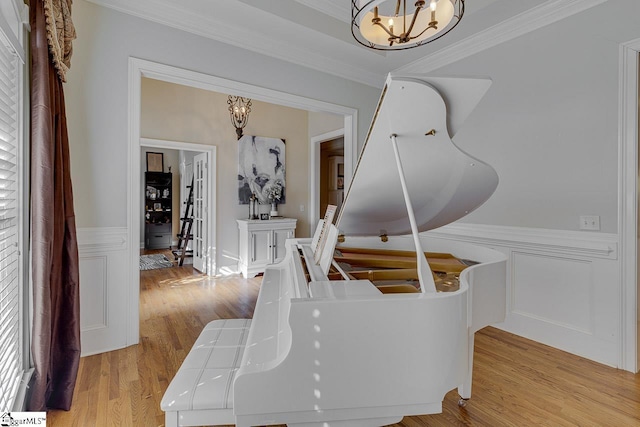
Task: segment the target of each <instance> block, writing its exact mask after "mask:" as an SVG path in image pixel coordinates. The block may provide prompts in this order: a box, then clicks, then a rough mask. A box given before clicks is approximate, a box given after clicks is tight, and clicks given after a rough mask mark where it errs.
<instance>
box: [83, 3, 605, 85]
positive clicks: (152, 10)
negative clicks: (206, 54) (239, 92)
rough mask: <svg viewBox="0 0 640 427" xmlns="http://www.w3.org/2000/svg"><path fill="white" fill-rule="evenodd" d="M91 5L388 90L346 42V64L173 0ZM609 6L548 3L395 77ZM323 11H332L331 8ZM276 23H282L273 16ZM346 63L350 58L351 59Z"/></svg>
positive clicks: (235, 10) (230, 6)
mask: <svg viewBox="0 0 640 427" xmlns="http://www.w3.org/2000/svg"><path fill="white" fill-rule="evenodd" d="M86 1H88V2H91V3H94V4H97V5H100V6H103V7H106V8H109V9H113V10H117V11H119V12H122V13H125V14H128V15H133V16H136V17H139V18H142V19H145V20H148V21H153V22H156V23H159V24H162V25H166V26H169V27H173V28H176V29H179V30H182V31H186V32H189V33H192V34H196V35H199V36H202V37H206V38H209V39H212V40H217V41H219V42H222V43H225V44H229V45H232V46H236V47H239V48H242V49H246V50H249V51H252V52H256V53H259V54H262V55H266V56H270V57H273V58H276V59H280V60H282V61H286V62H290V63H293V64H297V65H300V66H303V67H307V68H311V69H313V70H317V71H320V72H323V73H327V74H330V75H334V76H337V77H340V78H344V79H347V80H351V81H355V82H358V83H361V84H365V85H369V86H372V87H377V88H380V87H382V85H383V83H384V80H385V76H386V74H387V71H380V70H378V71H375V70H374V69H373V68H372V67H371V66H367V65H356V64H357V62H358V60H357V58H356V56H357V55H358V54H360V55H362V54H363V52H362V51H361V50H359V49H360V48H359V47H357V46H351V45H348V44H345V43H341V44H340V45H336V46H335V49H339V50H340V52H342V59H336V58H337V55H336V56H334V55H329V54H326V53H323V52H320V51H318V49H313V47H309V46H304V44H301V43H300V42H299V40H298V41H297V42H292V41H291V40H292V39H290V38H284V37H271V36H269V35H267V34H264V32H261V31H260V30H258V29H254V28H252V26H251V25H250V24H248V25H243V26H242V27H241V28H239V27H238V26H236V25H230V24H228V23H227V22H228V21H223V20H222V19H216V17H213V16H204V14H198V13H194V12H189V11H188V10H187V9H186V8H184V7H179V6H176V5H175V4H173V2H169V1H167V0H164V1H158V0H137V1H135V2H132V1H130V0H86ZM296 1H298V2H299V3H301V4H305V5H307V6H309V7H313V8H315V9H317V10H320V11H322V12H324V13H327V14H330V13H329V11H328V10H321V9H319V7H320V6H319V4H316V3H315V2H312V1H310V0H296ZM606 1H608V0H548V1H547V2H545V3H543V4H542V5H540V6H536V7H534V8H532V9H530V10H527V11H525V12H523V13H521V14H519V15H516V16H514V17H513V18H510V19H507V20H505V21H503V22H501V23H500V24H497V25H494V26H492V27H489V28H486V29H484V30H482V31H480V32H478V33H475V34H474V35H472V36H469V37H467V38H465V39H463V40H460V41H458V42H455V43H452V44H450V45H448V46H447V47H445V48H443V49H440V50H438V51H436V52H434V53H432V54H429V55H426V56H423V57H422V58H420V59H418V60H417V61H414V62H411V63H409V64H407V65H404V66H401V67H399V68H396V69H394V70H393V72H398V73H424V72H430V71H433V70H436V69H438V68H441V67H443V66H445V65H448V64H451V63H454V62H456V61H459V60H462V59H464V58H466V57H468V56H471V55H473V54H476V53H478V52H482V51H483V50H486V49H489V48H491V47H494V46H497V45H499V44H501V43H504V42H507V41H509V40H512V39H514V38H516V37H519V36H521V35H524V34H527V33H529V32H532V31H535V30H538V29H540V28H542V27H545V26H547V25H549V24H552V23H554V22H557V21H560V20H562V19H565V18H567V17H570V16H572V15H575V14H577V13H580V12H582V11H584V10H587V9H590V8H592V7H594V6H598V5H600V4H602V3H604V2H606ZM312 3H313V4H312ZM219 7H220V8H223V9H224V12H221V13H220V14H219V15H218V16H223V15H224V16H226V15H225V14H226V13H227V12H228V13H230V14H231V15H237V16H238V17H240V16H243V17H245V18H246V16H247V15H248V13H247V12H248V11H250V10H251V6H248V5H245V4H243V3H240V2H221V3H220V5H219ZM322 7H323V8H324V9H327V6H326V4H325V5H324V6H322ZM332 12H333V13H332V14H330V15H331V16H333V15H337V13H336V11H332ZM272 19H278V18H277V17H275V18H274V17H272ZM230 21H234V20H233V19H232V20H230ZM272 25H274V26H276V27H278V26H280V25H282V26H284V25H295V24H294V23H291V22H289V21H285V20H282V22H280V23H279V24H278V23H273V24H272ZM308 37H309V38H310V39H311V38H312V37H318V38H322V37H324V38H325V39H323V40H322V43H319V45H320V44H322V45H324V46H328V45H330V44H335V43H336V41H335V40H333V39H331V38H330V37H328V36H326V35H324V34H321V33H314V34H311V33H309V36H308ZM344 58H348V60H347V59H344Z"/></svg>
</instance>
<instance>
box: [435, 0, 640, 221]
mask: <svg viewBox="0 0 640 427" xmlns="http://www.w3.org/2000/svg"><path fill="white" fill-rule="evenodd" d="M638 16H640V2H638V1H635V0H633V1H632V0H610V1H608V2H606V3H604V4H603V5H601V6H597V7H595V8H593V9H590V10H588V11H586V12H582V13H580V14H578V15H575V16H573V17H570V18H568V19H565V20H563V21H561V22H559V23H555V24H552V25H549V26H547V27H543V28H541V29H539V30H537V31H535V32H533V33H529V34H526V35H524V36H521V37H519V38H516V39H514V40H511V41H509V42H507V43H504V44H501V45H499V46H496V47H494V48H491V49H488V50H485V51H482V52H481V53H478V54H475V55H473V56H471V57H468V58H466V59H463V60H461V61H458V62H456V63H454V64H452V65H449V66H446V67H443V68H441V69H438V70H437V71H435V72H434V74H438V75H447V76H455V75H458V76H469V75H472V76H475V75H477V76H489V77H490V78H491V79H492V80H493V85H492V87H491V89H489V92H488V94H487V96H486V97H485V99H484V100H483V101H482V102H481V103H480V105H479V106H478V108H477V110H476V111H475V112H474V113H473V114H472V115H471V116H470V118H469V120H468V122H467V123H466V124H465V127H464V128H463V129H462V130H461V131H460V132H459V134H458V135H457V136H456V138H455V142H456V143H457V144H458V145H459V146H460V148H462V149H463V150H465V151H467V152H468V153H470V154H472V155H474V156H477V157H478V158H480V159H481V160H484V161H486V162H488V163H489V164H491V165H492V166H493V167H494V168H496V170H497V171H498V174H499V176H500V184H499V186H498V189H497V190H496V192H495V194H494V195H493V197H491V198H490V199H489V201H488V202H487V203H486V204H485V205H484V206H482V207H480V208H479V209H478V210H477V211H475V212H474V213H472V214H471V215H469V216H467V217H466V218H464V219H463V220H461V221H462V222H469V223H480V224H491V225H504V226H519V227H534V228H546V229H563V230H577V229H578V228H579V216H580V215H599V216H600V219H601V230H602V231H603V232H608V233H616V232H617V226H618V206H617V203H618V194H617V191H618V188H617V185H618V146H617V145H618V83H619V82H618V79H619V77H618V72H619V71H618V50H619V44H620V43H621V42H624V41H628V40H632V39H635V38H637V37H640V25H638V24H637V17H638Z"/></svg>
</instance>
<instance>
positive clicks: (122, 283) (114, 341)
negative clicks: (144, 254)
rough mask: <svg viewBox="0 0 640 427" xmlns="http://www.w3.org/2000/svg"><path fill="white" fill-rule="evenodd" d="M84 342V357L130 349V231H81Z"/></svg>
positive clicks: (99, 229) (80, 254)
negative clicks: (128, 324)
mask: <svg viewBox="0 0 640 427" xmlns="http://www.w3.org/2000/svg"><path fill="white" fill-rule="evenodd" d="M77 233H78V254H79V258H80V339H81V346H82V356H89V355H92V354H97V353H103V352H105V351H111V350H116V349H119V348H123V347H125V346H126V338H127V330H126V326H127V325H126V319H127V310H128V306H127V286H126V283H127V277H128V274H127V272H128V270H129V261H128V253H127V229H126V228H124V227H123V228H80V229H78V231H77Z"/></svg>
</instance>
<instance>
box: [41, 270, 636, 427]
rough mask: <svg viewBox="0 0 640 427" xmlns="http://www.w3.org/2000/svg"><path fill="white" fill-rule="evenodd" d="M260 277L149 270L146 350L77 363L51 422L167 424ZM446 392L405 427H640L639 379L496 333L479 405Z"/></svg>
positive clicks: (477, 380) (479, 363) (479, 380)
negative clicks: (188, 378) (167, 398)
mask: <svg viewBox="0 0 640 427" xmlns="http://www.w3.org/2000/svg"><path fill="white" fill-rule="evenodd" d="M260 281H261V278H260V277H257V278H254V279H249V280H247V279H243V278H242V277H238V276H229V277H217V278H212V277H203V276H201V275H200V274H198V273H194V271H193V269H192V268H191V267H190V266H183V267H174V268H166V269H160V270H150V271H145V272H142V274H141V282H140V288H141V293H140V335H141V341H140V344H138V345H136V346H132V347H129V348H125V349H122V350H117V351H114V352H110V353H105V354H102V355H95V356H89V357H84V358H82V359H81V361H80V370H79V374H78V382H77V384H76V390H75V395H74V399H73V404H72V407H71V410H70V411H69V412H65V411H50V412H49V414H48V419H47V424H48V425H49V426H50V427H51V426H53V427H58V426H60V427H67V426H111V425H122V426H125V425H126V426H136V427H138V426H154V427H155V426H160V425H164V413H163V412H162V411H161V410H160V401H161V399H162V395H163V394H164V390H166V388H167V386H168V384H169V381H170V380H171V378H173V376H174V375H175V372H176V371H177V370H178V368H179V366H180V364H181V363H182V360H184V358H185V357H186V355H187V352H188V351H189V349H190V348H191V346H192V345H193V343H194V342H195V340H196V338H197V336H198V334H199V333H200V331H201V330H202V327H203V326H204V325H206V324H207V323H208V322H210V321H211V320H215V319H218V318H234V317H243V318H249V317H251V315H252V313H253V309H254V307H255V299H256V296H257V293H258V289H259V286H260ZM457 402H458V394H457V392H456V391H455V390H452V391H450V392H449V393H447V394H446V396H445V398H444V401H443V404H442V409H443V411H442V413H441V414H434V415H423V416H417V417H405V418H404V419H403V420H402V422H401V423H399V424H397V426H400V427H425V426H430V427H445V426H446V427H451V426H483V427H484V426H491V427H501V426H505V427H523V426H539V425H540V426H554V427H556V426H558V427H563V426H567V427H569V426H604V425H607V426H608V425H616V426H634V425H640V376H639V375H633V374H631V373H629V372H625V371H620V370H616V369H613V368H610V367H607V366H603V365H600V364H598V363H595V362H592V361H589V360H586V359H584V358H581V357H578V356H575V355H571V354H568V353H564V352H562V351H559V350H556V349H553V348H551V347H548V346H544V345H542V344H538V343H535V342H533V341H530V340H527V339H525V338H522V337H518V336H515V335H512V334H509V333H507V332H504V331H501V330H499V329H496V328H485V329H484V330H482V331H480V332H478V333H477V334H476V349H475V360H474V382H473V394H472V398H471V400H470V401H469V403H468V404H467V406H466V407H465V408H459V407H458V405H457Z"/></svg>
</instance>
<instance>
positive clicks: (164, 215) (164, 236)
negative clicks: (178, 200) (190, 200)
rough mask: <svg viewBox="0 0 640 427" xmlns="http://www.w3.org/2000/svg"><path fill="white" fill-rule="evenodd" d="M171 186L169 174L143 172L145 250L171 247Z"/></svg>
mask: <svg viewBox="0 0 640 427" xmlns="http://www.w3.org/2000/svg"><path fill="white" fill-rule="evenodd" d="M171 185H172V174H171V172H166V173H165V172H145V209H144V210H145V214H144V216H145V227H144V247H145V249H164V248H170V247H171V228H172V224H171V222H172V214H173V213H172V210H171V208H172V201H173V200H172V189H171Z"/></svg>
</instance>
